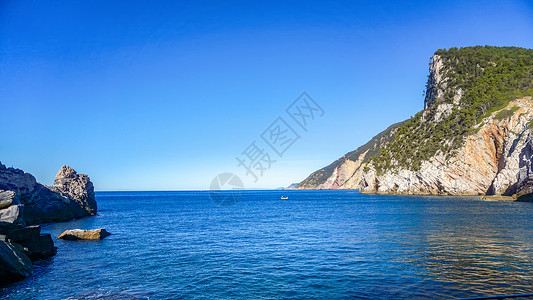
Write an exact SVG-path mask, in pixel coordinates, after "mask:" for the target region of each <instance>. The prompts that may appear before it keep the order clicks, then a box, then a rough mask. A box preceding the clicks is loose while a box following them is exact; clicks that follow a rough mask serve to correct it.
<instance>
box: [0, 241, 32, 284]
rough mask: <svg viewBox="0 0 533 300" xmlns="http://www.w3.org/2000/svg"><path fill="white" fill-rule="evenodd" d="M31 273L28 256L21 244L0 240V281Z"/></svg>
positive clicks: (19, 277)
mask: <svg viewBox="0 0 533 300" xmlns="http://www.w3.org/2000/svg"><path fill="white" fill-rule="evenodd" d="M31 273H33V265H32V263H31V260H30V258H29V257H28V256H27V255H26V254H24V252H23V251H22V246H20V245H18V244H15V243H9V242H4V241H0V282H2V283H7V282H11V281H16V280H19V279H22V278H24V277H27V276H29V275H31Z"/></svg>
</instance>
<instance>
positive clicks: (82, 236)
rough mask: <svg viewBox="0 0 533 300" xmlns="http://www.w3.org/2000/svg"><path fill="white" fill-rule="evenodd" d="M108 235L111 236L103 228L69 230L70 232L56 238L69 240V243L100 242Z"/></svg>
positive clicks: (67, 231)
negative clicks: (79, 241) (77, 241)
mask: <svg viewBox="0 0 533 300" xmlns="http://www.w3.org/2000/svg"><path fill="white" fill-rule="evenodd" d="M109 235H111V233H109V232H107V230H105V228H100V229H91V230H83V229H71V230H66V231H65V232H63V233H62V234H61V235H60V236H58V237H57V238H58V239H62V240H70V241H76V240H101V239H103V238H105V237H107V236H109Z"/></svg>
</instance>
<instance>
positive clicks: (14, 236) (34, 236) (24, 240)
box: [0, 222, 57, 282]
mask: <svg viewBox="0 0 533 300" xmlns="http://www.w3.org/2000/svg"><path fill="white" fill-rule="evenodd" d="M56 251H57V248H56V247H54V242H53V241H52V238H51V237H50V234H41V226H39V225H34V226H22V225H16V224H12V223H8V222H0V282H11V281H15V280H18V279H21V278H24V277H27V276H29V275H30V274H31V273H32V272H33V267H32V263H31V262H32V260H37V259H42V258H47V257H50V256H53V255H55V254H56Z"/></svg>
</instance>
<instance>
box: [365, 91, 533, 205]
mask: <svg viewBox="0 0 533 300" xmlns="http://www.w3.org/2000/svg"><path fill="white" fill-rule="evenodd" d="M513 106H518V107H519V109H518V110H517V111H516V112H515V113H514V114H513V115H512V116H510V117H508V118H505V119H502V120H497V119H496V118H495V115H496V114H497V113H498V112H494V113H493V114H492V115H491V116H490V117H488V118H486V119H485V120H484V121H483V122H482V124H481V125H480V129H479V131H478V132H477V133H475V134H472V135H470V136H468V137H466V139H465V142H464V144H463V146H462V147H461V148H459V150H458V152H457V154H456V155H454V156H453V157H451V158H450V159H448V160H447V161H446V159H445V157H444V155H443V154H442V153H440V152H439V153H438V154H437V155H435V156H433V157H432V158H431V159H429V160H427V161H424V162H423V163H422V165H421V168H420V170H419V171H416V172H414V171H411V170H406V169H400V170H395V171H391V170H388V171H387V172H385V173H384V174H381V175H377V174H376V172H375V170H374V169H373V167H372V166H371V165H370V166H368V167H369V168H370V171H368V172H365V173H364V174H362V176H361V181H360V185H359V189H360V190H361V191H362V192H368V193H376V192H377V193H399V194H448V195H483V194H486V193H488V194H495V195H512V194H515V193H517V192H518V189H519V188H520V185H518V182H519V181H520V180H522V181H528V180H529V178H531V176H530V175H531V174H532V173H533V172H532V169H531V159H530V158H531V153H532V152H533V151H531V149H533V136H532V132H531V130H530V129H529V127H528V126H529V121H530V120H533V101H532V100H531V98H530V97H528V98H523V99H518V100H515V101H511V103H509V105H508V106H507V107H506V108H504V109H510V108H512V107H513ZM522 185H523V184H522ZM522 193H523V192H522Z"/></svg>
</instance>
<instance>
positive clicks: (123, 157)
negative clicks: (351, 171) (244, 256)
mask: <svg viewBox="0 0 533 300" xmlns="http://www.w3.org/2000/svg"><path fill="white" fill-rule="evenodd" d="M377 2H378V1H323V2H315V1H301V2H292V1H291V2H289V1H283V2H281V1H280V3H278V4H275V3H273V1H264V2H259V1H243V2H235V1H217V2H215V1H213V2H209V1H191V2H178V1H168V2H162V1H159V2H157V3H156V1H142V2H141V1H5V0H4V1H1V2H0V104H1V106H0V107H1V110H0V111H1V117H0V128H1V131H0V139H1V141H2V143H1V145H0V161H1V162H2V163H4V164H6V165H8V166H15V167H18V168H22V169H24V170H25V171H28V172H31V173H33V174H34V175H35V176H36V177H37V179H38V180H39V181H41V182H42V183H44V184H52V182H53V178H54V177H55V174H56V172H57V170H58V169H59V168H60V167H61V165H63V164H69V165H70V166H72V167H73V168H75V169H76V170H78V171H79V172H82V173H86V174H89V175H90V177H91V179H92V180H93V182H94V183H95V186H96V189H97V190H172V189H205V188H208V187H209V184H210V182H211V180H212V178H213V177H214V176H215V175H217V174H218V173H221V172H234V173H236V174H238V175H239V176H240V177H241V178H243V180H244V181H245V186H246V187H247V188H258V187H264V188H274V187H278V186H285V185H288V184H290V183H292V182H297V181H300V180H303V179H304V178H305V177H306V176H307V175H308V174H309V173H311V172H312V171H315V170H316V169H318V168H321V167H323V166H325V165H327V164H329V163H330V162H332V161H333V160H335V159H337V158H338V157H340V156H342V155H343V154H344V153H346V152H348V151H351V150H354V149H355V148H357V147H358V146H360V145H361V144H363V143H365V142H366V141H367V140H368V139H370V138H371V137H372V136H374V135H375V134H376V133H378V132H380V131H381V130H383V129H385V128H386V127H387V126H388V125H390V124H391V123H393V122H397V121H401V120H404V119H407V118H409V117H410V116H411V115H413V114H415V113H416V112H417V111H419V110H421V109H422V108H423V97H422V92H423V89H424V84H425V81H426V76H427V73H428V61H429V58H430V56H431V55H432V54H433V52H435V51H436V50H437V49H439V48H449V47H454V46H456V47H461V46H474V45H494V46H520V47H526V48H533V18H532V16H533V4H532V3H531V1H526V0H524V1H454V0H452V1H442V2H431V1H413V2H409V3H407V4H404V3H398V2H400V1H388V2H387V1H381V2H379V3H377ZM303 91H307V92H308V93H309V94H310V95H311V96H312V97H313V98H314V99H315V100H316V101H317V102H318V103H319V104H320V105H321V106H322V107H323V109H324V111H325V114H324V116H323V117H322V118H320V119H317V120H316V121H313V122H312V124H311V125H310V127H309V130H308V131H307V132H306V133H303V134H302V135H301V139H300V140H299V141H297V142H296V143H295V144H294V145H293V146H292V147H291V148H290V149H289V150H288V151H287V152H286V153H285V154H284V156H283V157H282V158H278V161H277V162H276V163H274V164H273V165H272V169H270V170H268V171H266V172H265V174H264V176H263V177H262V178H260V179H259V181H258V182H257V183H254V182H253V180H251V178H248V177H247V176H245V174H244V172H243V171H244V170H243V169H241V168H239V167H238V166H237V161H236V160H235V157H236V156H239V155H240V153H241V152H242V151H243V150H244V149H245V148H246V147H247V146H248V145H249V144H250V143H251V142H252V141H254V140H257V141H258V142H259V141H260V137H259V136H260V134H261V133H262V132H263V131H264V130H265V129H266V127H268V126H269V125H270V123H271V122H273V121H274V120H275V119H276V118H277V117H278V116H283V114H284V110H285V108H286V107H287V106H288V105H289V104H290V103H291V102H292V101H293V100H294V99H295V98H296V97H297V96H298V95H300V93H302V92H303Z"/></svg>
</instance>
